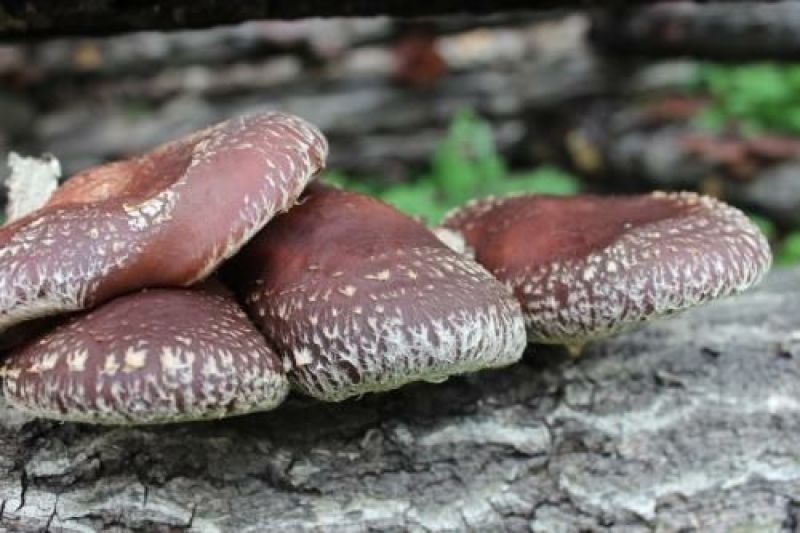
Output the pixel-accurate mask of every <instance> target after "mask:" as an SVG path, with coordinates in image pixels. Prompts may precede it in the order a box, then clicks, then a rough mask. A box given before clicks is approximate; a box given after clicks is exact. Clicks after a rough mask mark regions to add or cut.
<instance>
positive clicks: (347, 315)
mask: <svg viewBox="0 0 800 533" xmlns="http://www.w3.org/2000/svg"><path fill="white" fill-rule="evenodd" d="M225 274H226V276H227V279H228V280H230V283H231V284H233V285H235V286H237V287H238V291H239V294H240V299H241V300H243V301H244V304H245V307H246V309H247V310H248V311H249V313H250V316H251V317H252V318H253V320H254V321H255V323H256V324H257V325H258V326H259V327H260V328H261V330H262V332H263V333H264V334H265V336H266V337H267V339H269V340H270V342H271V343H272V345H273V346H274V347H275V348H276V351H277V352H278V354H279V355H280V356H281V357H282V358H283V361H284V365H285V367H286V368H287V369H289V377H290V380H291V381H292V382H293V384H294V385H295V386H296V387H297V388H299V389H300V390H301V391H303V392H305V393H307V394H309V395H311V396H314V397H316V398H319V399H322V400H327V401H339V400H343V399H345V398H348V397H350V396H357V395H361V394H364V393H367V392H374V391H381V390H388V389H393V388H397V387H399V386H401V385H403V384H405V383H408V382H412V381H420V380H425V381H434V382H435V381H441V380H443V379H445V378H446V377H447V376H449V375H452V374H458V373H463V372H469V371H475V370H479V369H482V368H488V367H498V366H504V365H508V364H511V363H513V362H515V361H516V360H517V359H519V358H520V357H521V355H522V352H523V349H524V347H525V344H526V339H525V329H524V323H523V320H522V315H521V312H520V309H519V304H518V303H517V302H516V301H515V300H514V298H513V296H512V295H511V294H510V292H509V291H508V290H507V289H506V288H505V287H504V286H503V285H502V284H500V283H499V282H498V281H497V280H495V279H494V278H493V277H492V276H491V275H490V274H489V273H488V272H487V271H486V270H485V269H484V268H483V267H481V266H480V265H478V264H477V263H475V262H474V261H471V260H469V259H467V258H465V257H463V256H460V255H459V254H457V253H455V252H453V251H451V250H450V249H449V248H448V247H447V246H445V245H444V244H443V243H441V242H440V241H439V240H438V239H437V238H436V237H435V236H434V235H433V234H432V233H431V232H430V231H429V230H428V229H427V228H426V227H425V226H423V225H422V224H420V223H418V222H416V221H415V220H413V219H411V218H410V217H408V216H406V215H404V214H402V213H400V212H399V211H397V210H395V209H394V208H393V207H390V206H388V205H387V204H384V203H383V202H380V201H378V200H376V199H374V198H370V197H367V196H363V195H360V194H355V193H351V192H345V191H341V190H338V189H334V188H331V187H327V186H324V185H312V186H311V187H310V188H309V190H308V192H307V193H306V194H305V195H304V197H303V198H302V199H301V201H300V203H299V204H298V205H297V206H296V207H294V208H292V209H291V210H290V211H289V212H288V213H286V214H284V215H281V216H280V217H277V218H276V219H275V220H274V221H273V222H272V223H270V224H269V225H268V226H267V227H266V228H264V230H262V231H261V232H260V233H259V234H258V235H257V236H256V237H255V238H254V239H253V240H252V241H251V242H250V243H248V245H247V246H246V247H245V248H243V250H242V251H241V252H240V253H239V254H238V255H237V256H236V257H235V258H234V259H233V260H232V261H231V262H230V263H229V264H228V265H226V269H225Z"/></svg>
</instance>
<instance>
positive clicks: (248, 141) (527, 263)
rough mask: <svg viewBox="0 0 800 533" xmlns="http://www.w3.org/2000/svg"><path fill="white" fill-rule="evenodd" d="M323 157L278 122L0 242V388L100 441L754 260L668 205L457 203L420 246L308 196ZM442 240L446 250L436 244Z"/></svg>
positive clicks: (351, 377) (681, 293)
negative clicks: (126, 427) (91, 429)
mask: <svg viewBox="0 0 800 533" xmlns="http://www.w3.org/2000/svg"><path fill="white" fill-rule="evenodd" d="M326 156H327V142H326V140H325V138H324V137H323V135H322V134H321V133H320V132H319V131H318V130H317V129H316V128H314V127H313V126H311V125H310V124H308V123H306V122H305V121H303V120H301V119H299V118H297V117H293V116H289V115H286V114H282V113H261V114H256V115H251V116H247V117H243V118H239V119H234V120H230V121H227V122H224V123H221V124H218V125H216V126H213V127H210V128H207V129H205V130H202V131H200V132H197V133H195V134H193V135H190V136H188V137H186V138H184V139H180V140H178V141H175V142H172V143H169V144H166V145H164V146H161V147H159V148H157V149H155V150H153V151H152V152H150V153H148V154H146V155H144V156H141V157H136V158H133V159H128V160H124V161H119V162H115V163H110V164H107V165H103V166H100V167H97V168H94V169H90V170H88V171H85V172H83V173H81V174H79V175H77V176H75V177H73V178H72V179H70V180H68V181H66V182H65V183H64V184H63V185H62V186H61V187H59V188H58V189H56V191H55V192H54V193H53V195H52V196H51V197H50V198H49V200H48V201H47V202H46V203H45V204H44V205H43V206H42V207H40V208H38V209H36V210H34V211H33V212H31V213H29V214H27V215H25V216H22V217H21V218H19V219H17V220H15V221H13V222H11V223H10V224H8V225H6V226H4V227H2V228H0V341H2V343H3V346H4V352H5V353H4V354H3V355H2V360H1V361H0V364H2V366H0V381H1V383H0V391H2V395H3V396H4V397H5V400H6V402H7V403H8V404H9V405H11V406H13V407H15V408H17V409H19V410H21V411H24V412H27V413H31V414H34V415H37V416H42V417H47V418H53V419H60V420H76V421H86V422H93V423H106V424H146V423H164V422H176V421H185V420H202V419H211V418H219V417H224V416H230V415H237V414H243V413H248V412H253V411H259V410H268V409H272V408H274V407H275V406H277V405H279V404H280V403H281V402H282V401H283V399H284V398H285V397H286V395H287V394H288V391H289V389H290V387H294V388H295V389H297V390H299V391H301V392H303V393H305V394H308V395H311V396H313V397H316V398H318V399H320V400H324V401H340V400H343V399H345V398H348V397H352V396H359V395H362V394H364V393H367V392H374V391H382V390H388V389H392V388H396V387H399V386H401V385H403V384H405V383H408V382H412V381H432V382H437V381H441V380H444V379H446V378H447V377H448V376H451V375H454V374H460V373H465V372H472V371H476V370H480V369H484V368H491V367H500V366H504V365H509V364H512V363H514V362H515V361H517V360H518V359H519V358H520V357H521V356H522V352H523V350H524V349H525V345H526V343H527V341H528V340H532V341H536V342H545V343H562V344H566V345H569V346H575V345H579V344H582V343H583V342H586V341H587V340H590V339H593V338H596V337H598V336H601V335H606V334H609V333H613V332H615V331H619V330H620V329H622V328H624V327H626V326H628V325H631V324H635V323H639V322H641V321H644V320H647V319H650V318H653V317H657V316H662V315H667V314H670V313H673V312H676V311H680V310H682V309H685V308H688V307H690V306H693V305H696V304H699V303H703V302H706V301H709V300H711V299H714V298H718V297H721V296H726V295H730V294H734V293H737V292H740V291H742V290H744V289H746V288H748V287H750V286H751V285H753V284H755V283H756V282H757V281H758V280H759V279H760V278H761V276H763V274H764V273H765V272H766V271H767V270H768V269H769V266H770V262H771V256H770V252H769V246H768V244H767V242H766V240H765V238H764V237H763V236H762V235H761V233H760V232H759V231H758V229H757V228H756V227H755V226H754V225H753V224H752V223H750V222H749V220H748V219H747V218H746V217H745V216H744V215H743V214H742V213H741V212H739V211H738V210H736V209H734V208H732V207H729V206H727V205H725V204H722V203H721V202H718V201H716V200H713V199H710V198H707V197H702V196H697V195H694V194H689V193H681V194H665V193H654V194H652V195H639V196H628V197H599V196H591V195H583V196H577V197H573V198H552V197H546V196H535V195H522V196H516V197H511V198H504V199H484V200H479V201H475V202H473V203H470V204H468V205H466V206H464V207H462V208H460V209H458V210H456V211H455V212H454V213H452V214H451V215H450V216H448V217H447V219H446V220H445V222H444V223H443V225H442V227H441V228H438V229H439V230H440V231H439V232H438V234H439V235H440V236H445V237H446V238H445V239H441V238H437V235H436V234H434V232H432V231H431V230H430V229H428V228H427V227H425V226H424V225H423V224H421V223H420V222H418V221H416V220H414V219H412V218H410V217H408V216H406V215H404V214H402V213H400V212H398V211H397V210H395V209H394V208H392V207H390V206H388V205H386V204H384V203H382V202H380V201H378V200H375V199H373V198H369V197H366V196H363V195H359V194H356V193H352V192H346V191H342V190H339V189H335V188H332V187H329V186H326V185H322V184H319V183H313V184H310V185H309V183H310V182H311V180H312V179H313V177H314V176H315V175H316V174H317V173H318V172H319V171H320V170H321V169H322V168H323V167H324V163H325V158H326ZM444 240H446V241H447V242H450V243H452V242H458V243H461V244H463V245H464V246H463V247H464V251H463V253H462V251H457V250H454V249H452V248H451V247H450V246H448V245H446V244H445V243H444V242H443V241H444Z"/></svg>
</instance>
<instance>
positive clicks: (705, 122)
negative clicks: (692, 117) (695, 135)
mask: <svg viewBox="0 0 800 533" xmlns="http://www.w3.org/2000/svg"><path fill="white" fill-rule="evenodd" d="M699 77H700V86H701V88H702V89H703V90H705V91H708V92H709V93H710V94H711V96H712V97H713V102H712V104H711V105H710V106H709V107H708V108H706V109H705V110H704V111H703V112H702V113H700V115H699V116H698V120H699V123H700V124H701V125H702V126H705V127H708V128H711V129H713V130H715V131H719V130H720V129H722V128H724V127H726V126H727V125H730V124H733V123H736V124H737V125H739V126H740V127H741V129H742V131H743V132H745V133H749V134H757V133H760V132H764V131H779V132H784V133H800V65H798V64H777V63H750V64H745V65H718V64H706V65H703V66H701V67H700V69H699Z"/></svg>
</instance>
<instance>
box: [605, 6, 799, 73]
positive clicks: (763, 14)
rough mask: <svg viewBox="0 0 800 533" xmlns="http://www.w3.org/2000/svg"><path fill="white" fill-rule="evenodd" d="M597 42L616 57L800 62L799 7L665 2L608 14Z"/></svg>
mask: <svg viewBox="0 0 800 533" xmlns="http://www.w3.org/2000/svg"><path fill="white" fill-rule="evenodd" d="M592 40H593V42H594V43H595V44H596V45H597V46H598V48H600V49H601V50H604V51H605V52H607V53H609V54H612V55H617V56H620V55H622V56H638V57H675V56H688V57H692V58H698V59H701V58H704V59H715V60H730V61H747V60H776V59H784V60H797V59H798V58H800V4H798V3H797V2H794V1H791V0H789V1H783V2H775V3H768V2H752V1H750V2H719V3H710V4H696V3H694V2H669V3H667V2H665V3H663V4H662V5H658V6H654V7H644V8H633V9H629V10H626V11H623V12H605V13H601V14H600V15H599V16H598V17H597V18H596V20H595V23H594V27H593V31H592Z"/></svg>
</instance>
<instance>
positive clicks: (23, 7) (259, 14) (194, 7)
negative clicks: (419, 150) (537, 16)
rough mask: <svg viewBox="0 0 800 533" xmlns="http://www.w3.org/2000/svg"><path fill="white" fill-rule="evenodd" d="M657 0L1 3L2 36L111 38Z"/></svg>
mask: <svg viewBox="0 0 800 533" xmlns="http://www.w3.org/2000/svg"><path fill="white" fill-rule="evenodd" d="M652 2H653V0H612V1H609V0H572V1H569V2H565V1H563V0H560V1H557V0H536V1H535V2H531V1H525V0H494V1H487V0H460V1H459V0H436V1H433V2H430V1H429V2H409V1H407V0H388V1H383V2H374V1H372V0H347V1H341V2H329V1H326V0H252V1H250V2H220V1H218V0H160V1H159V2H156V3H153V2H114V1H109V0H74V1H72V2H62V1H61V0H0V38H4V39H10V38H43V37H50V36H53V35H98V34H99V35H108V34H110V33H120V32H126V31H136V30H147V29H151V30H175V29H186V28H205V27H209V26H215V25H221V24H234V23H237V22H243V21H246V20H259V19H297V18H303V17H353V16H374V15H389V16H394V17H416V16H429V15H444V14H449V15H454V14H459V13H473V14H477V13H498V12H503V11H519V10H525V11H530V10H542V9H553V8H558V9H566V8H586V7H603V8H608V7H616V6H625V5H641V4H648V3H652Z"/></svg>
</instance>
